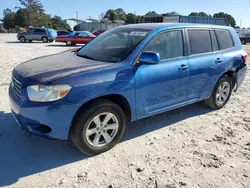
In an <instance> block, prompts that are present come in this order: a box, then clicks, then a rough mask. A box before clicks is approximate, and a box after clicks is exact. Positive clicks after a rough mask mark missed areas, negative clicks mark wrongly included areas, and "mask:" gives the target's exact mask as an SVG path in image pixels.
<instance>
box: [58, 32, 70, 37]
mask: <svg viewBox="0 0 250 188" xmlns="http://www.w3.org/2000/svg"><path fill="white" fill-rule="evenodd" d="M70 33H71V32H69V31H57V36H58V37H59V36H62V35H68V34H70Z"/></svg>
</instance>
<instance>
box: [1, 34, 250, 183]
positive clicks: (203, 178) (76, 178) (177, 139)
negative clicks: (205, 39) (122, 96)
mask: <svg viewBox="0 0 250 188" xmlns="http://www.w3.org/2000/svg"><path fill="white" fill-rule="evenodd" d="M68 48H69V47H65V45H64V44H63V45H60V44H56V43H50V44H42V43H40V42H37V43H32V44H29V43H27V44H20V43H18V42H16V38H15V35H13V34H0V187H1V186H3V187H5V186H6V187H16V188H27V187H42V188H43V187H50V188H52V187H67V188H68V187H76V188H78V187H82V188H86V187H131V188H132V187H133V188H134V187H152V188H153V187H158V188H159V187H168V188H174V187H187V188H189V187H194V188H196V187H197V188H198V187H201V188H208V187H209V188H240V187H244V188H250V91H249V90H250V84H249V83H250V76H249V73H248V75H247V78H246V80H245V82H244V85H243V86H242V87H241V88H240V89H239V90H238V92H237V93H235V94H233V96H232V98H231V100H230V102H229V103H228V105H227V106H226V107H225V108H223V109H222V110H219V111H212V110H210V109H208V108H206V107H205V106H204V105H203V103H198V104H194V105H190V106H187V107H184V108H181V109H178V110H174V111H171V112H168V113H164V114H161V115H157V116H153V117H151V118H147V119H143V120H140V121H137V122H134V123H131V124H130V125H129V126H128V127H127V131H126V134H125V137H124V139H123V140H122V142H121V143H119V144H118V145H117V146H116V147H115V148H114V149H112V150H110V151H108V152H106V153H103V154H101V155H98V156H93V157H88V156H85V155H82V154H81V153H79V152H78V151H77V150H76V149H75V148H74V147H73V146H72V145H71V144H69V143H68V142H66V141H55V140H46V139H43V138H39V137H36V136H33V135H30V134H29V133H27V132H24V131H23V130H21V129H20V128H19V127H18V125H17V124H16V123H15V121H14V119H13V118H12V115H11V114H10V108H9V104H8V92H7V88H8V84H9V82H10V75H11V71H12V69H13V67H14V66H16V65H17V64H19V63H21V62H23V61H25V60H28V59H31V58H34V57H38V56H43V55H47V54H53V53H55V52H59V51H64V50H67V49H68ZM244 48H245V49H246V51H247V52H248V53H249V54H250V45H246V46H245V47H244ZM248 64H250V58H249V61H248Z"/></svg>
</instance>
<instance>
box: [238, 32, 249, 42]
mask: <svg viewBox="0 0 250 188" xmlns="http://www.w3.org/2000/svg"><path fill="white" fill-rule="evenodd" d="M239 37H240V41H241V44H247V43H250V33H248V34H240V35H239Z"/></svg>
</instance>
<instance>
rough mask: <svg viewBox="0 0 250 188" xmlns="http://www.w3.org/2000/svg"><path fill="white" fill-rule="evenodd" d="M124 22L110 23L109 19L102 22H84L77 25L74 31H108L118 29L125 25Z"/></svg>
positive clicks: (115, 21)
mask: <svg viewBox="0 0 250 188" xmlns="http://www.w3.org/2000/svg"><path fill="white" fill-rule="evenodd" d="M124 23H125V22H124V21H122V20H114V21H110V20H107V19H103V20H101V21H97V20H96V21H91V22H86V21H83V22H81V23H80V24H77V25H76V26H75V27H74V31H90V32H93V31H96V30H108V29H111V28H114V27H118V26H120V25H124Z"/></svg>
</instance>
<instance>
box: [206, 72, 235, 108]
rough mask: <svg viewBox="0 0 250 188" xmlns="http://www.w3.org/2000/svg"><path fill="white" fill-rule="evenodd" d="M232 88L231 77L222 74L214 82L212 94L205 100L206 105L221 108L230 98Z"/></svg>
mask: <svg viewBox="0 0 250 188" xmlns="http://www.w3.org/2000/svg"><path fill="white" fill-rule="evenodd" d="M232 89H233V85H232V79H231V78H230V77H228V76H223V77H222V78H221V79H220V80H219V81H218V83H217V84H216V86H215V89H214V91H213V93H212V95H211V96H210V97H209V98H208V99H206V100H205V103H206V105H207V106H209V107H211V108H213V109H221V108H223V107H224V106H225V105H226V104H227V102H228V101H229V99H230V96H231V93H232Z"/></svg>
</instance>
